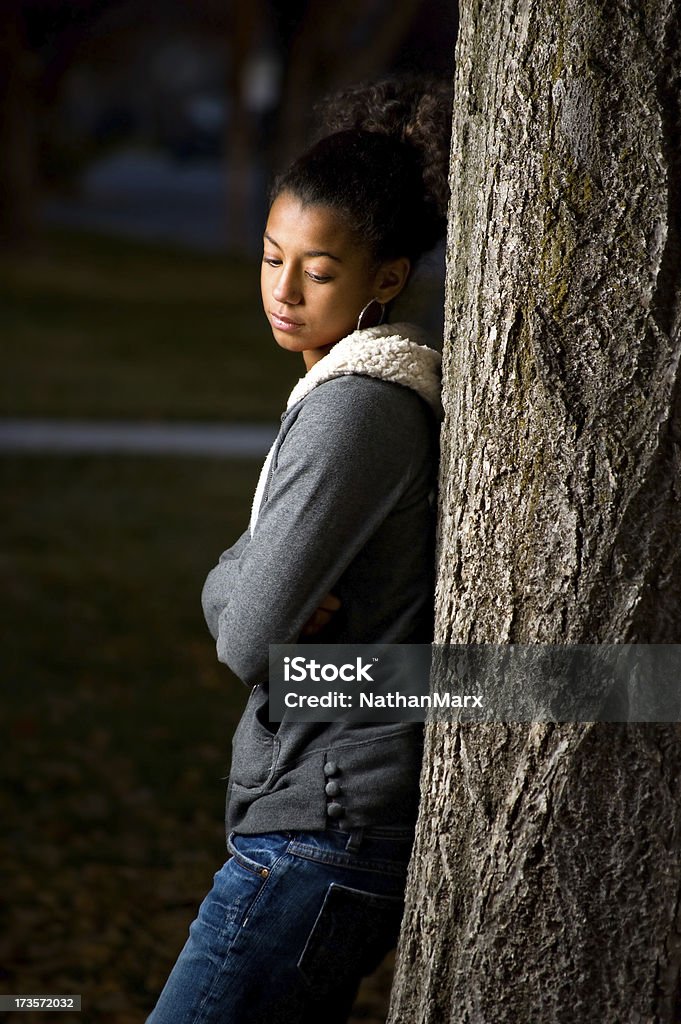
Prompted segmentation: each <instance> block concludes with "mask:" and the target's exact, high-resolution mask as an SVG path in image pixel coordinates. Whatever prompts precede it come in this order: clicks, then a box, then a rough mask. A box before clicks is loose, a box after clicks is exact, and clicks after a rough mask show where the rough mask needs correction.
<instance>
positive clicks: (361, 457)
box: [202, 324, 441, 833]
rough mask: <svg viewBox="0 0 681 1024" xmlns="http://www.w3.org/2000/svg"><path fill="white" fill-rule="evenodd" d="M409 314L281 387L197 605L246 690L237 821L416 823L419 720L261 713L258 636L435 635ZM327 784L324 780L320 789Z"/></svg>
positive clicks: (429, 424) (431, 366) (383, 638)
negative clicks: (275, 422)
mask: <svg viewBox="0 0 681 1024" xmlns="http://www.w3.org/2000/svg"><path fill="white" fill-rule="evenodd" d="M423 341H424V339H423V337H422V335H420V333H419V332H418V331H417V329H416V328H414V327H412V326H411V325H406V324H395V325H390V326H384V327H378V328H371V329H368V330H362V331H356V332H354V333H353V334H351V335H349V336H348V337H347V338H344V339H342V341H340V342H338V343H337V345H335V346H334V348H333V349H332V350H331V351H330V352H329V353H328V355H326V356H324V358H323V359H321V360H320V361H319V362H318V363H316V364H315V365H314V366H313V367H312V369H311V370H310V371H309V372H308V373H307V374H306V375H305V377H303V378H302V379H301V380H300V381H299V382H298V384H297V385H296V387H295V388H294V389H293V392H292V394H291V397H290V398H289V401H288V404H287V409H286V412H285V413H284V415H283V416H282V420H281V428H280V430H279V433H278V435H277V438H276V439H275V442H274V444H273V446H272V449H271V451H270V453H269V455H268V457H267V460H266V462H265V466H264V467H263V472H262V473H261V477H260V481H259V483H258V488H257V490H256V495H255V499H254V502H253V512H252V515H251V524H250V526H249V529H248V530H247V531H246V532H245V533H244V534H243V535H242V536H241V537H240V538H239V540H238V541H237V542H236V544H235V545H234V546H233V547H231V548H229V549H228V550H227V551H225V552H223V554H222V555H221V556H220V560H219V562H218V564H217V565H216V567H215V568H214V569H213V570H212V571H211V572H210V573H209V575H208V578H207V579H206V583H205V585H204V588H203V594H202V602H203V608H204V613H205V616H206V621H207V623H208V627H209V629H210V631H211V633H212V635H213V637H214V638H215V639H216V641H217V654H218V658H219V659H220V661H223V662H224V663H225V664H227V665H228V666H229V667H230V668H231V669H232V670H233V671H234V673H235V674H236V675H237V676H238V677H239V678H240V679H241V680H242V681H243V682H244V683H246V684H247V685H249V686H251V687H252V691H251V694H250V697H249V700H248V704H247V706H246V709H245V711H244V715H243V717H242V719H241V722H240V723H239V726H238V728H237V730H236V733H235V735H234V741H233V755H232V766H231V772H230V781H229V787H228V806H227V825H228V828H229V829H233V830H235V831H239V832H244V833H249V832H250V833H255V832H265V831H282V830H283V831H288V830H292V829H300V830H313V829H323V828H326V827H327V826H328V824H329V822H330V821H332V820H334V819H336V821H337V822H339V823H340V824H342V825H343V826H345V827H347V828H353V827H356V826H360V825H361V826H365V825H405V824H411V823H413V821H414V819H415V815H416V810H417V806H418V774H419V765H420V756H421V739H422V730H421V727H420V726H419V725H418V724H413V723H409V724H408V723H399V722H398V723H387V724H374V725H361V724H357V723H354V724H346V723H343V722H331V723H311V722H310V723H303V722H299V723H293V722H286V721H284V722H282V723H281V724H280V725H279V726H277V725H276V724H270V722H269V713H268V690H267V677H268V656H269V645H270V644H280V643H296V642H304V641H299V634H300V631H301V629H302V627H303V625H304V624H305V622H306V621H307V620H308V619H309V618H310V616H311V615H312V613H313V612H314V611H315V609H316V608H318V607H319V604H320V603H321V600H322V598H323V597H324V596H325V595H326V594H328V593H330V592H331V593H334V594H335V595H336V596H337V597H338V598H339V599H340V601H341V608H340V609H339V611H337V612H335V613H334V615H333V617H332V620H331V622H330V623H329V625H328V626H327V627H325V629H324V630H323V632H322V633H319V634H317V635H315V637H314V638H313V640H314V642H315V643H329V644H331V643H333V644H338V643H341V644H342V643H359V644H361V643H428V642H430V640H431V639H432V601H433V541H434V531H433V511H432V492H433V487H434V481H435V473H436V464H437V427H438V421H439V418H440V413H441V408H440V401H439V355H438V354H437V352H435V351H433V350H432V349H431V348H428V347H427V346H425V345H424V344H423ZM330 784H331V785H330Z"/></svg>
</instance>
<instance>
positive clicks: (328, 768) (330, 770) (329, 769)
mask: <svg viewBox="0 0 681 1024" xmlns="http://www.w3.org/2000/svg"><path fill="white" fill-rule="evenodd" d="M324 774H325V775H326V777H327V778H328V777H329V776H330V775H338V765H337V764H336V762H335V761H327V762H326V764H325V765H324Z"/></svg>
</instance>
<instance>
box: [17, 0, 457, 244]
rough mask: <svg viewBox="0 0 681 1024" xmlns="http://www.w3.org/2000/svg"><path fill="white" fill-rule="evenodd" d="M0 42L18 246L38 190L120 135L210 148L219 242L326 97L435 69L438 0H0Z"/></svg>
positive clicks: (205, 152)
mask: <svg viewBox="0 0 681 1024" xmlns="http://www.w3.org/2000/svg"><path fill="white" fill-rule="evenodd" d="M0 17H1V18H2V20H3V21H4V26H3V27H2V35H1V39H2V41H1V42H0V57H1V61H0V63H1V65H2V70H1V71H0V82H1V83H2V84H1V86H0V138H1V139H2V152H1V154H0V184H1V185H2V196H3V199H2V204H1V206H0V237H1V238H2V241H3V244H4V245H5V246H8V245H9V246H11V247H13V246H16V245H17V244H20V243H22V242H26V241H27V240H28V239H29V238H30V237H31V234H32V232H33V231H34V230H35V227H36V221H37V216H36V210H37V203H38V200H39V198H40V195H41V193H42V191H43V190H46V189H47V190H53V189H63V188H64V187H65V186H67V185H69V184H70V183H74V182H76V181H77V179H78V176H79V173H80V171H81V170H82V168H83V166H84V165H85V164H87V163H88V162H89V161H90V160H92V159H93V158H94V157H96V156H98V155H101V153H102V151H104V150H106V149H107V148H111V147H112V146H116V145H119V144H121V143H122V142H126V141H129V140H134V141H135V142H136V143H137V144H141V145H145V146H161V147H163V148H165V149H169V150H170V151H171V152H172V153H173V155H174V156H176V157H179V158H193V157H196V156H214V157H215V156H217V157H219V156H222V157H224V159H225V161H226V166H227V168H228V169H229V172H230V173H229V175H228V177H227V179H226V181H227V185H226V187H227V188H228V193H229V194H228V216H229V218H230V238H231V240H232V243H233V244H236V246H237V247H240V246H243V244H244V243H245V238H246V235H247V232H248V230H249V216H248V214H249V210H252V208H253V204H254V203H256V204H257V203H258V202H259V201H261V200H259V198H258V197H259V196H261V195H262V192H263V184H264V182H265V181H266V179H267V178H268V177H269V175H270V174H271V171H272V169H273V168H274V167H276V166H278V165H280V164H281V163H283V162H286V161H287V160H289V159H290V158H291V156H292V155H293V154H295V153H296V152H298V151H299V150H300V149H301V147H302V146H303V145H304V144H305V140H306V136H307V133H308V130H309V124H310V113H311V110H312V108H313V106H314V104H315V102H316V101H317V100H318V99H319V98H321V96H322V95H324V94H325V93H327V92H329V91H333V90H334V89H336V88H338V87H341V86H344V85H346V84H348V83H350V82H356V81H358V80H361V79H366V78H371V77H375V76H378V75H380V74H382V73H384V72H386V71H390V70H398V69H400V68H408V69H410V70H419V69H428V70H429V71H438V70H439V71H441V72H442V73H444V74H448V73H449V71H450V60H451V49H452V44H453V40H454V37H455V32H456V10H455V5H454V4H450V3H444V2H442V0H401V2H400V3H399V4H393V3H391V2H390V0H369V2H367V0H344V2H343V3H340V4H333V5H330V4H325V3H323V0H293V2H290V3H284V2H283V0H251V2H249V3H243V2H232V3H225V2H223V0H196V2H194V3H192V4H187V3H183V2H182V0H6V2H5V3H4V4H3V10H2V14H1V15H0Z"/></svg>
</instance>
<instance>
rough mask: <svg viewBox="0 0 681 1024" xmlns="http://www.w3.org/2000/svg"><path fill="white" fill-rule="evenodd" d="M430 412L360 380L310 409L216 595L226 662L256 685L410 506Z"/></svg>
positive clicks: (314, 398) (211, 595) (346, 381)
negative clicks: (406, 499) (273, 651)
mask: <svg viewBox="0 0 681 1024" xmlns="http://www.w3.org/2000/svg"><path fill="white" fill-rule="evenodd" d="M420 407H421V400H420V399H419V398H418V397H417V396H416V395H415V394H414V393H413V392H410V391H408V390H407V389H406V388H403V387H401V386H399V385H396V384H390V383H387V382H385V381H379V380H375V379H370V378H367V377H358V376H345V377H339V378H336V379H334V380H331V381H327V382H325V383H324V384H321V385H319V386H318V387H317V388H315V389H314V391H312V392H311V393H310V394H309V395H308V396H307V397H306V398H305V400H304V401H303V402H301V404H300V407H299V410H298V413H297V416H296V419H295V421H294V422H293V424H292V425H291V426H290V428H289V430H288V432H287V434H286V436H285V438H284V440H283V442H282V444H281V446H280V448H279V452H278V455H277V459H276V463H275V465H274V466H273V468H272V472H271V476H270V481H269V487H268V491H267V494H266V497H265V500H264V501H263V504H262V505H261V509H260V514H259V517H258V521H257V523H256V526H255V529H254V531H253V535H252V536H250V538H247V539H244V538H246V537H247V535H246V534H245V535H244V536H243V537H242V538H241V540H240V541H239V542H238V543H237V545H235V548H233V549H230V551H231V552H234V554H235V557H231V558H227V559H225V564H222V562H221V563H219V564H218V565H217V566H216V568H215V569H214V570H213V571H212V573H211V574H210V575H209V577H208V579H207V581H206V586H205V588H204V598H205V600H204V609H206V618H207V620H208V624H209V627H210V628H211V631H212V632H214V635H215V634H217V654H218V658H219V660H220V661H222V662H224V663H225V664H226V665H228V666H229V667H230V668H231V669H232V670H233V671H234V673H235V674H236V675H237V676H238V677H239V678H240V679H242V680H243V681H244V682H245V683H247V684H249V685H254V684H256V683H262V682H265V681H266V680H267V675H268V664H269V645H270V644H277V643H295V642H297V640H298V637H299V635H300V631H301V629H302V627H303V625H304V624H305V622H307V620H308V619H309V617H310V616H311V614H312V613H313V611H315V609H316V608H318V607H319V604H320V602H321V600H322V598H323V597H324V596H325V595H326V594H328V593H329V592H330V591H333V588H334V585H335V584H336V583H337V581H338V579H339V578H340V576H341V575H342V574H343V572H344V571H345V569H346V568H347V566H348V565H349V564H350V562H351V561H352V560H353V558H354V557H355V556H356V555H357V553H358V552H359V551H360V550H361V549H362V547H363V545H364V544H365V543H366V542H367V540H368V539H369V537H371V536H372V534H373V533H374V532H375V530H376V529H377V528H378V527H379V526H380V524H381V522H382V521H383V520H384V519H385V517H386V516H387V515H388V514H389V513H390V511H391V510H392V509H393V508H394V507H395V505H396V504H397V502H398V501H399V499H400V497H401V495H402V494H403V493H404V491H405V489H406V487H407V486H408V484H409V479H410V465H411V461H412V458H413V457H414V455H416V454H417V453H418V451H419V448H420V449H421V451H422V446H423V444H424V431H425V422H424V421H425V417H424V414H423V411H422V409H421V408H420ZM225 554H227V555H228V554H229V552H226V553H225ZM223 559H224V556H223Z"/></svg>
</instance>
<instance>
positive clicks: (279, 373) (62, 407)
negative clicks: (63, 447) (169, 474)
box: [0, 231, 302, 421]
mask: <svg viewBox="0 0 681 1024" xmlns="http://www.w3.org/2000/svg"><path fill="white" fill-rule="evenodd" d="M0 293H1V295H2V298H1V300H0V332H1V334H2V337H3V372H2V383H1V384H0V408H1V409H2V414H3V415H5V416H56V417H94V418H110V417H113V418H117V417H121V418H130V419H142V420H150V419H170V420H173V419H175V420H178V419H180V420H181V419H190V420H231V421H240V420H248V421H254V420H273V419H276V418H277V417H278V416H279V414H280V412H281V409H282V408H283V405H284V401H285V398H286V396H287V395H288V392H289V391H290V389H291V386H292V385H293V383H294V382H295V380H296V378H297V377H298V376H299V375H300V374H301V373H302V369H301V367H300V366H299V365H298V362H297V361H296V359H295V357H293V358H292V357H290V356H287V355H286V354H284V353H282V352H281V351H280V350H279V349H277V346H276V344H275V342H274V341H273V339H272V336H271V333H270V330H269V327H268V325H267V323H266V321H265V318H264V315H263V313H262V310H261V305H260V295H259V267H258V266H257V264H256V263H252V262H249V261H245V260H244V261H239V260H234V259H230V258H228V257H225V256H220V255H203V254H192V253H186V252H184V251H179V250H178V251H175V250H172V249H168V248H165V247H161V246H159V245H153V244H147V243H138V242H129V241H126V240H120V239H109V238H104V237H99V236H97V235H81V234H70V233H67V232H60V231H53V232H50V233H49V234H48V235H47V236H46V237H45V239H44V241H43V243H42V244H41V246H40V247H39V249H37V250H36V251H35V252H33V253H31V254H27V255H22V256H16V255H12V256H8V255H3V256H2V257H1V258H0Z"/></svg>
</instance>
